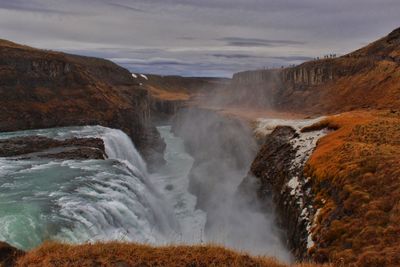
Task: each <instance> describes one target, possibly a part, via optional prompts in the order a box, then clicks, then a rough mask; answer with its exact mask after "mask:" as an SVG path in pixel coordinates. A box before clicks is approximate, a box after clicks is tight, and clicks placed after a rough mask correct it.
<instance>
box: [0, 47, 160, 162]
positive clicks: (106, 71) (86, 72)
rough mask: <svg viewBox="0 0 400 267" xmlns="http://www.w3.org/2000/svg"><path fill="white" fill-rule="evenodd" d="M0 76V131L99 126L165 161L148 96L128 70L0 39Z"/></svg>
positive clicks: (153, 158) (146, 154)
mask: <svg viewBox="0 0 400 267" xmlns="http://www.w3.org/2000/svg"><path fill="white" fill-rule="evenodd" d="M0 77H1V81H0V131H17V130H27V129H43V128H52V127H62V126H83V125H102V126H106V127H110V128H116V129H121V130H122V131H124V132H125V133H127V134H128V135H129V136H130V137H131V139H132V140H133V142H134V144H135V145H136V146H137V148H138V149H139V151H140V152H141V153H142V154H143V156H144V158H145V159H146V160H147V161H148V162H149V163H160V162H163V152H164V149H165V144H164V142H163V141H162V139H161V138H160V135H159V133H158V132H157V130H156V129H155V127H154V126H153V125H152V121H151V103H150V96H149V93H148V91H147V90H146V89H144V88H141V87H140V85H139V84H138V82H137V81H135V79H133V78H132V76H131V74H130V73H129V71H128V70H126V69H124V68H122V67H119V66H118V65H116V64H114V63H112V62H110V61H107V60H103V59H97V58H90V57H82V56H74V55H69V54H64V53H58V52H52V51H44V50H39V49H33V48H30V47H26V46H21V45H17V44H13V43H11V42H7V41H2V40H0Z"/></svg>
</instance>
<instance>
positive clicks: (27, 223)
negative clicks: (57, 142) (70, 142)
mask: <svg viewBox="0 0 400 267" xmlns="http://www.w3.org/2000/svg"><path fill="white" fill-rule="evenodd" d="M28 135H42V136H46V137H50V138H55V139H66V138H71V137H101V138H102V139H103V141H104V144H105V150H106V154H107V156H108V158H109V159H107V160H86V161H77V160H64V161H56V160H50V159H29V160H18V161H16V160H12V159H7V158H2V159H0V184H1V185H0V240H5V241H7V242H9V243H11V244H13V245H16V246H18V247H20V248H23V249H29V248H32V247H34V246H37V245H38V244H40V243H41V242H43V241H44V240H47V239H56V240H62V241H67V242H78V243H81V242H86V241H95V240H101V241H105V240H121V241H122V240H123V241H137V242H143V243H153V244H163V243H170V242H175V241H178V240H179V238H181V236H182V234H181V230H180V228H181V226H180V224H179V223H178V221H177V218H176V214H175V212H174V209H173V207H172V205H173V204H169V203H168V201H165V198H164V196H163V194H162V193H161V192H160V191H161V190H158V189H157V188H156V187H155V186H154V185H153V183H152V181H151V180H152V179H154V180H156V182H157V181H158V182H159V180H157V179H160V177H162V175H155V176H154V175H152V176H150V175H149V174H148V173H147V171H146V164H145V163H144V161H143V159H142V158H141V156H140V155H139V153H138V152H137V150H136V149H135V147H134V145H133V144H132V142H131V140H130V139H129V137H128V136H127V135H126V134H124V133H123V132H122V131H120V130H114V129H109V128H105V127H100V126H90V127H89V126H87V127H73V128H60V129H48V130H37V131H24V132H16V133H5V134H2V135H1V136H0V138H10V137H14V136H28ZM154 177H157V178H154Z"/></svg>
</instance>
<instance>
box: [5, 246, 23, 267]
mask: <svg viewBox="0 0 400 267" xmlns="http://www.w3.org/2000/svg"><path fill="white" fill-rule="evenodd" d="M24 254H25V252H24V251H22V250H20V249H17V248H15V247H12V246H10V245H9V244H7V243H5V242H1V241H0V266H2V267H12V266H14V265H15V263H16V261H17V260H18V258H19V257H21V256H23V255H24Z"/></svg>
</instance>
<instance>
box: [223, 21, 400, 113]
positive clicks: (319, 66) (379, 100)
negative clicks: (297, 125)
mask: <svg viewBox="0 0 400 267" xmlns="http://www.w3.org/2000/svg"><path fill="white" fill-rule="evenodd" d="M230 89H231V90H229V92H226V98H233V99H236V102H235V103H234V104H239V105H241V104H243V101H242V100H241V99H242V97H240V96H241V95H248V97H247V98H246V99H254V101H250V103H249V101H245V102H244V104H246V105H249V106H254V105H256V106H261V107H269V108H275V109H278V110H283V111H296V112H302V113H308V114H327V113H338V112H343V111H350V110H354V109H359V108H373V109H382V108H383V109H387V108H392V109H400V28H399V29H396V30H395V31H393V32H392V33H390V34H389V35H388V36H386V37H384V38H382V39H380V40H378V41H376V42H374V43H372V44H370V45H368V46H366V47H364V48H362V49H359V50H357V51H355V52H353V53H350V54H348V55H345V56H342V57H339V58H331V59H322V60H315V61H309V62H306V63H303V64H301V65H299V66H296V67H293V68H285V69H279V70H258V71H247V72H242V73H237V74H235V75H234V77H233V82H232V84H231V86H230ZM246 89H247V90H246ZM234 96H236V98H235V97H234Z"/></svg>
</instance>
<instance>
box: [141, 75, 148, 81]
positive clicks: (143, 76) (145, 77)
mask: <svg viewBox="0 0 400 267" xmlns="http://www.w3.org/2000/svg"><path fill="white" fill-rule="evenodd" d="M140 77H142V78H143V79H145V80H147V81H148V80H149V78H147V76H146V75H144V74H140Z"/></svg>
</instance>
